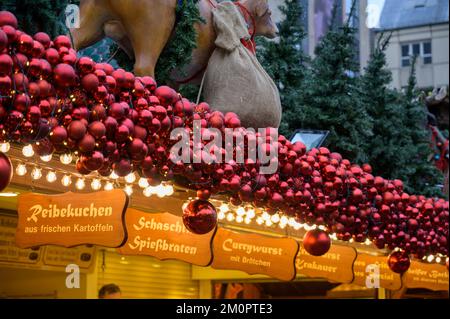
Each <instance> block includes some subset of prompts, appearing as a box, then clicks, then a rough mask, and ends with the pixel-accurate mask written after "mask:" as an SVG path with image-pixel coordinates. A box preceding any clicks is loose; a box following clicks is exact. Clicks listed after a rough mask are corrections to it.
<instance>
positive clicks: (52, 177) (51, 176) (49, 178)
mask: <svg viewBox="0 0 450 319" xmlns="http://www.w3.org/2000/svg"><path fill="white" fill-rule="evenodd" d="M46 179H47V182H49V183H54V182H55V181H56V173H55V172H53V171H50V172H48V173H47V176H46Z"/></svg>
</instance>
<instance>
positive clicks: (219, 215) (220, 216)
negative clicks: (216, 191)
mask: <svg viewBox="0 0 450 319" xmlns="http://www.w3.org/2000/svg"><path fill="white" fill-rule="evenodd" d="M217 218H218V219H219V220H222V219H225V213H224V212H221V211H219V213H217Z"/></svg>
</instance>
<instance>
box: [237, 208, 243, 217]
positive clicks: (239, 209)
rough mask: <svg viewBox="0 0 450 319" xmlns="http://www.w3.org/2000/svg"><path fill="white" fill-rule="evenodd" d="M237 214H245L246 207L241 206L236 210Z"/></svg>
mask: <svg viewBox="0 0 450 319" xmlns="http://www.w3.org/2000/svg"><path fill="white" fill-rule="evenodd" d="M236 214H238V216H242V215H245V209H244V207H239V208H238V209H237V210H236Z"/></svg>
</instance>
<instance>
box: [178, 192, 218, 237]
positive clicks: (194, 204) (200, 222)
mask: <svg viewBox="0 0 450 319" xmlns="http://www.w3.org/2000/svg"><path fill="white" fill-rule="evenodd" d="M183 223H184V225H185V226H186V228H187V229H188V230H189V231H190V232H192V233H194V234H198V235H203V234H206V233H209V232H210V231H212V230H213V229H214V228H215V227H216V225H217V212H216V209H215V208H214V206H213V205H212V204H211V203H210V202H208V201H205V200H201V199H198V200H194V201H191V202H190V203H189V204H188V205H187V206H186V207H185V208H184V210H183Z"/></svg>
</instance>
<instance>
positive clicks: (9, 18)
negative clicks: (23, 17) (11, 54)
mask: <svg viewBox="0 0 450 319" xmlns="http://www.w3.org/2000/svg"><path fill="white" fill-rule="evenodd" d="M4 25H10V26H12V27H13V28H14V29H17V27H18V26H19V24H18V22H17V18H16V16H15V15H14V14H12V13H11V12H9V11H0V27H3V26H4Z"/></svg>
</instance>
